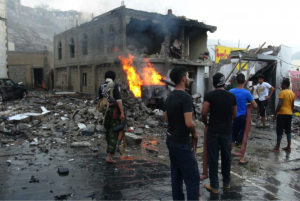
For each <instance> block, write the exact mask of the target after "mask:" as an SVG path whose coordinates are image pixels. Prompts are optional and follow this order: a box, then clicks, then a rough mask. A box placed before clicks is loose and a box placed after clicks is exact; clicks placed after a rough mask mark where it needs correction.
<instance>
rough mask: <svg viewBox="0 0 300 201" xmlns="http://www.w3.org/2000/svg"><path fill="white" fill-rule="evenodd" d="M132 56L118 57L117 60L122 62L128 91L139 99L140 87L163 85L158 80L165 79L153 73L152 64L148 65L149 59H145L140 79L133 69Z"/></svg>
mask: <svg viewBox="0 0 300 201" xmlns="http://www.w3.org/2000/svg"><path fill="white" fill-rule="evenodd" d="M133 58H134V56H133V55H130V54H129V56H128V58H126V57H124V56H119V59H120V60H121V62H122V65H123V70H124V71H125V73H126V75H127V80H128V83H129V89H130V91H132V93H133V94H134V96H135V97H141V95H142V91H141V86H142V85H164V83H162V82H161V81H160V80H161V79H162V78H163V79H165V77H163V76H161V75H160V74H159V73H158V72H156V71H155V69H154V67H153V64H152V63H150V61H149V59H145V60H144V62H145V66H144V67H143V71H142V78H141V76H140V75H139V74H138V73H137V71H136V69H135V68H134V67H133Z"/></svg>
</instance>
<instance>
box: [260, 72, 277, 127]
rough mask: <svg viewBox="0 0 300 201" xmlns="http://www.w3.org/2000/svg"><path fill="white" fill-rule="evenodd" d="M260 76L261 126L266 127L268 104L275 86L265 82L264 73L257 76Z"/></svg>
mask: <svg viewBox="0 0 300 201" xmlns="http://www.w3.org/2000/svg"><path fill="white" fill-rule="evenodd" d="M257 78H258V85H257V90H256V91H257V94H258V96H259V111H260V116H261V126H262V127H265V126H266V122H265V119H266V117H265V116H266V108H267V105H268V101H269V98H270V97H271V96H272V94H273V93H274V87H272V86H271V85H270V84H269V83H267V82H264V79H265V77H264V75H263V74H259V75H258V76H257ZM270 89H271V93H270V95H269V91H270Z"/></svg>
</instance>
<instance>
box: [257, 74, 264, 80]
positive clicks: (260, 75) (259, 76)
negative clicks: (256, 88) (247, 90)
mask: <svg viewBox="0 0 300 201" xmlns="http://www.w3.org/2000/svg"><path fill="white" fill-rule="evenodd" d="M259 78H261V79H265V76H264V75H263V74H259V75H258V76H257V79H259Z"/></svg>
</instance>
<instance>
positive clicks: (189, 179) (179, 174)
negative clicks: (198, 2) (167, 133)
mask: <svg viewBox="0 0 300 201" xmlns="http://www.w3.org/2000/svg"><path fill="white" fill-rule="evenodd" d="M166 144H167V147H168V149H169V157H170V161H171V179H172V196H173V200H185V198H184V194H183V181H184V183H185V185H186V191H187V200H198V199H199V185H200V175H199V170H198V163H197V161H196V158H195V154H194V151H193V148H192V146H191V145H189V144H180V143H177V142H174V141H172V140H170V139H169V137H167V140H166Z"/></svg>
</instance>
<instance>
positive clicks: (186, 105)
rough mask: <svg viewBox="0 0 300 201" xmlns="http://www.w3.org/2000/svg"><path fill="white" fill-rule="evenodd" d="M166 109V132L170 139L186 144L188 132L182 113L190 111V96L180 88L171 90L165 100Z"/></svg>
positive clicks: (188, 139) (188, 140)
mask: <svg viewBox="0 0 300 201" xmlns="http://www.w3.org/2000/svg"><path fill="white" fill-rule="evenodd" d="M166 111H167V115H168V121H169V124H168V133H169V134H171V140H174V141H176V142H179V143H183V144H188V143H189V142H190V138H189V135H190V132H189V131H188V129H187V127H186V125H185V119H184V113H187V112H192V98H191V96H190V95H188V94H187V93H185V92H184V91H181V90H174V91H172V92H171V94H170V95H169V97H168V98H167V100H166Z"/></svg>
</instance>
